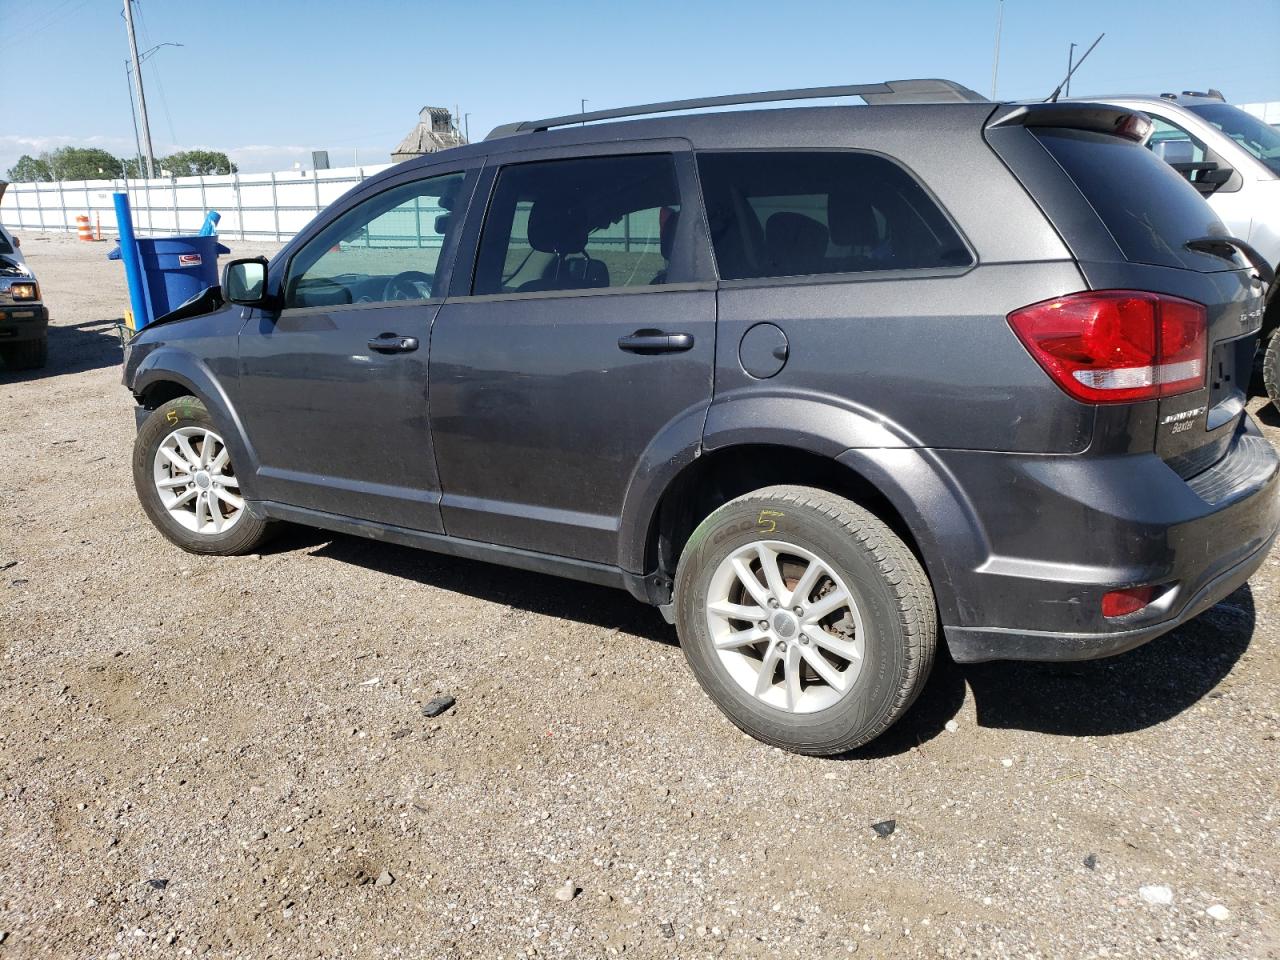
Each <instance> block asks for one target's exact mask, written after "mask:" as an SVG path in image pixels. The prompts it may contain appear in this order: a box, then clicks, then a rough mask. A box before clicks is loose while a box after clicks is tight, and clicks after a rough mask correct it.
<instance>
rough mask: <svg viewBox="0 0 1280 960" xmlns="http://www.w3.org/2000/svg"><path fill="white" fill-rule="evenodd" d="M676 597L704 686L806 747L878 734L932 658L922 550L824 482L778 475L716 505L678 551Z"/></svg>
mask: <svg viewBox="0 0 1280 960" xmlns="http://www.w3.org/2000/svg"><path fill="white" fill-rule="evenodd" d="M675 605H676V623H677V629H678V632H679V634H680V644H681V646H682V647H683V649H684V651H685V656H686V658H687V659H688V661H689V665H690V667H691V668H692V670H693V672H694V675H695V676H696V677H697V679H698V682H699V683H700V684H701V685H702V687H703V689H704V690H706V692H707V693H708V694H709V695H710V696H711V698H712V700H714V701H715V703H716V704H717V706H719V707H720V709H721V710H723V711H724V712H725V714H726V715H728V717H729V719H730V720H732V721H733V722H734V723H735V724H737V725H738V726H739V727H740V728H741V729H742V730H744V731H746V732H747V733H749V734H750V735H751V736H753V737H755V738H757V739H759V740H762V741H764V742H765V743H769V744H772V745H774V746H778V747H782V748H784V749H786V750H791V751H794V752H796V753H806V754H815V755H825V754H834V753H842V752H844V751H847V750H850V749H853V748H855V747H858V746H861V745H862V744H864V743H867V742H868V741H870V740H872V739H874V738H875V737H877V736H878V735H879V734H880V733H882V732H883V731H884V730H885V729H887V728H888V727H889V726H890V725H891V724H892V723H893V722H894V721H895V720H897V719H898V717H900V716H901V715H902V714H903V713H904V712H905V711H906V710H907V709H908V707H910V706H911V703H912V702H913V701H914V700H915V698H916V696H917V695H918V694H919V692H920V690H921V688H922V687H923V686H924V683H925V679H926V678H927V677H928V674H929V668H930V666H931V664H932V662H933V654H934V648H935V645H936V631H937V612H936V608H935V605H934V598H933V592H932V590H931V588H930V586H929V581H928V578H927V577H926V575H925V572H924V569H923V568H922V567H921V565H920V562H919V561H918V560H917V559H916V557H915V556H914V554H912V552H911V551H910V550H909V549H908V548H907V546H906V544H904V543H903V542H902V540H901V539H900V538H899V537H898V536H896V535H895V534H894V533H893V531H892V530H890V529H889V527H888V526H887V525H886V524H885V523H884V522H883V521H881V520H880V519H878V518H877V517H875V516H874V515H873V514H871V513H869V512H868V511H866V510H864V509H863V508H862V507H859V506H858V505H857V504H854V503H853V502H851V501H849V500H846V499H844V498H842V497H838V496H835V495H834V494H830V493H827V492H826V491H822V490H817V489H812V488H806V487H795V486H780V487H768V488H765V489H762V490H757V491H755V492H753V493H749V494H746V495H745V496H742V497H739V498H737V499H736V500H732V501H730V502H729V503H727V504H725V505H724V506H722V507H720V508H719V509H718V510H716V511H715V512H714V513H712V514H711V515H710V516H709V517H707V518H706V520H704V521H703V522H702V523H701V524H700V525H699V526H698V528H697V529H696V530H695V531H694V533H693V535H692V536H691V537H690V539H689V542H688V544H687V545H686V547H685V549H684V552H683V553H682V555H681V558H680V563H679V568H678V570H677V573H676V596H675Z"/></svg>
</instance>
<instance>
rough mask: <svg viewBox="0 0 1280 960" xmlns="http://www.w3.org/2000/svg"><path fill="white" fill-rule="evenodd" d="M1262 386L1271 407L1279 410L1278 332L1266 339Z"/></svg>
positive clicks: (1279, 358) (1279, 341) (1279, 357)
mask: <svg viewBox="0 0 1280 960" xmlns="http://www.w3.org/2000/svg"><path fill="white" fill-rule="evenodd" d="M1262 386H1263V389H1264V390H1266V394H1267V399H1268V400H1270V401H1271V404H1272V406H1274V407H1275V408H1276V409H1277V410H1280V332H1277V333H1273V334H1271V336H1270V337H1269V338H1268V339H1267V343H1266V350H1265V352H1264V353H1263V355H1262Z"/></svg>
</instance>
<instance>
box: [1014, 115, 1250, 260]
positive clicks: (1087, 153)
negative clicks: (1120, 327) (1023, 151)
mask: <svg viewBox="0 0 1280 960" xmlns="http://www.w3.org/2000/svg"><path fill="white" fill-rule="evenodd" d="M1035 135H1036V137H1037V138H1038V139H1039V140H1040V142H1041V143H1042V144H1043V145H1044V147H1045V149H1046V150H1048V151H1049V153H1050V154H1052V155H1053V157H1054V159H1055V160H1057V161H1058V163H1059V164H1060V165H1061V166H1062V169H1063V170H1065V171H1066V172H1067V175H1068V176H1069V177H1071V179H1072V180H1073V181H1074V182H1075V185H1076V186H1077V187H1079V188H1080V192H1081V193H1083V194H1084V196H1085V199H1086V200H1088V201H1089V204H1090V205H1091V206H1092V207H1093V209H1094V211H1095V212H1096V213H1097V214H1098V217H1099V219H1101V220H1102V222H1103V224H1105V225H1106V228H1107V229H1108V230H1109V231H1110V232H1111V236H1112V237H1114V238H1115V241H1116V244H1117V245H1118V246H1119V247H1120V250H1121V252H1123V253H1124V256H1125V259H1126V260H1129V261H1130V262H1132V263H1151V264H1156V265H1157V266H1164V267H1186V268H1190V269H1192V270H1203V271H1214V270H1223V269H1229V267H1228V266H1227V265H1226V264H1225V263H1224V261H1223V260H1222V259H1221V258H1219V257H1214V256H1211V255H1209V254H1204V253H1198V252H1196V251H1194V250H1188V249H1187V248H1186V246H1185V244H1186V242H1187V241H1188V240H1193V239H1195V238H1196V237H1204V236H1208V235H1209V234H1211V233H1225V232H1226V231H1225V228H1224V227H1223V226H1222V222H1221V221H1220V220H1219V219H1218V217H1217V215H1216V214H1215V213H1214V212H1213V210H1212V209H1211V208H1210V207H1209V205H1208V204H1207V203H1205V201H1204V198H1203V197H1201V196H1200V193H1199V191H1197V190H1196V188H1195V187H1193V186H1191V184H1189V183H1188V182H1187V181H1186V180H1184V179H1183V178H1182V176H1181V175H1180V174H1179V173H1178V172H1177V171H1175V170H1174V169H1173V168H1172V167H1170V166H1169V165H1168V164H1167V163H1165V162H1163V161H1162V160H1161V159H1160V158H1159V157H1157V156H1156V155H1155V154H1154V153H1152V152H1151V151H1150V150H1147V149H1144V148H1143V147H1141V146H1139V145H1138V144H1136V143H1134V142H1132V141H1130V140H1122V139H1121V138H1119V137H1114V136H1110V135H1109V134H1105V133H1095V132H1093V131H1089V130H1066V129H1057V128H1041V129H1037V130H1036V131H1035Z"/></svg>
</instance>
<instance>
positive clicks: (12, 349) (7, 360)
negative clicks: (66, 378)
mask: <svg viewBox="0 0 1280 960" xmlns="http://www.w3.org/2000/svg"><path fill="white" fill-rule="evenodd" d="M0 360H4V365H5V366H6V367H8V368H9V369H10V370H40V369H43V368H44V366H45V364H47V363H48V362H49V340H48V338H46V337H41V338H40V339H39V340H24V341H22V342H21V343H11V344H6V345H5V346H4V347H0Z"/></svg>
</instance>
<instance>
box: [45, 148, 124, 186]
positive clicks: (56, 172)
mask: <svg viewBox="0 0 1280 960" xmlns="http://www.w3.org/2000/svg"><path fill="white" fill-rule="evenodd" d="M40 160H41V162H43V163H45V164H47V165H48V168H49V173H50V174H51V177H50V179H53V180H113V179H115V178H116V177H118V176H120V173H121V171H122V169H123V168H122V166H121V164H120V158H119V157H115V156H112V155H111V154H109V153H107V151H105V150H102V149H99V148H98V147H59V148H58V149H57V150H54V151H53V152H52V153H42V154H40ZM19 162H21V161H19Z"/></svg>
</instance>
